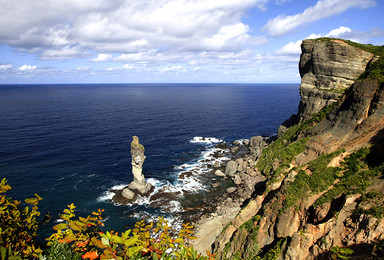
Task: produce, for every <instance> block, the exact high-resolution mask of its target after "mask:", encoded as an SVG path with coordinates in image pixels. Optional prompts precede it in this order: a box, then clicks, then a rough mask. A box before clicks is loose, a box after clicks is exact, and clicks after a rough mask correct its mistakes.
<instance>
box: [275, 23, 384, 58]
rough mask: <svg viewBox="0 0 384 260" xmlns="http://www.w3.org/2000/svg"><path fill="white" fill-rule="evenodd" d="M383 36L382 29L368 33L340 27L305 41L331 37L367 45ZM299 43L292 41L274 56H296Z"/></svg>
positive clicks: (298, 50) (309, 37) (312, 36)
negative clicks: (371, 40) (375, 38)
mask: <svg viewBox="0 0 384 260" xmlns="http://www.w3.org/2000/svg"><path fill="white" fill-rule="evenodd" d="M383 35H384V29H379V28H375V29H373V30H371V31H369V32H359V31H354V30H352V29H350V28H348V27H346V26H340V27H338V28H336V29H333V30H331V31H330V32H329V33H326V34H324V35H322V34H311V35H309V36H308V37H307V38H306V39H315V38H320V37H331V38H342V39H347V40H352V41H356V42H360V43H369V41H370V38H374V37H379V36H383ZM301 42H302V40H298V41H292V42H289V43H287V44H286V45H284V46H283V47H281V48H279V49H278V50H277V51H276V52H275V54H276V55H292V56H297V57H298V55H300V53H301V47H300V46H301Z"/></svg>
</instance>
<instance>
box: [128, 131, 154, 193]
mask: <svg viewBox="0 0 384 260" xmlns="http://www.w3.org/2000/svg"><path fill="white" fill-rule="evenodd" d="M144 151H145V150H144V146H143V145H142V144H140V143H139V138H138V137H137V136H133V140H132V143H131V157H132V174H133V181H132V182H131V183H130V184H129V186H128V188H129V189H130V190H133V191H136V192H137V193H139V194H140V195H145V194H147V193H148V192H149V191H150V190H151V189H152V185H151V184H150V183H147V182H146V181H145V178H144V174H143V163H144V160H145V155H144Z"/></svg>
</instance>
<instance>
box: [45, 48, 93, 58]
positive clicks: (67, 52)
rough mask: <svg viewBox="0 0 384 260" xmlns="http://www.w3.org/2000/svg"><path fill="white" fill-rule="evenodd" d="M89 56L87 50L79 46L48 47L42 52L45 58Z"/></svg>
mask: <svg viewBox="0 0 384 260" xmlns="http://www.w3.org/2000/svg"><path fill="white" fill-rule="evenodd" d="M85 56H87V52H86V51H85V50H83V49H82V48H80V47H79V46H64V47H62V48H59V49H56V48H54V49H48V50H46V51H43V52H42V53H41V59H43V60H62V59H72V58H80V57H85Z"/></svg>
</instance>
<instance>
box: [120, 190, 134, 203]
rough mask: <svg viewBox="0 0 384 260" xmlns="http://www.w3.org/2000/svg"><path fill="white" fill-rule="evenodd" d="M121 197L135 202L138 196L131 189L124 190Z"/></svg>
mask: <svg viewBox="0 0 384 260" xmlns="http://www.w3.org/2000/svg"><path fill="white" fill-rule="evenodd" d="M121 195H122V196H123V197H124V198H126V199H128V200H133V199H134V198H135V196H136V194H135V193H134V192H133V191H131V190H130V189H129V188H124V189H123V191H122V193H121Z"/></svg>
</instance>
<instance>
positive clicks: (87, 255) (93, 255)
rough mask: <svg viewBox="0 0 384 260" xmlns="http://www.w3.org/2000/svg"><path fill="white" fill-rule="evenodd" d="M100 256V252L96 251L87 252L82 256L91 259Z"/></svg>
mask: <svg viewBox="0 0 384 260" xmlns="http://www.w3.org/2000/svg"><path fill="white" fill-rule="evenodd" d="M98 257H99V254H98V253H97V252H96V251H93V252H87V253H85V254H84V255H82V256H81V258H83V259H90V260H94V259H97V258H98Z"/></svg>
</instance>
